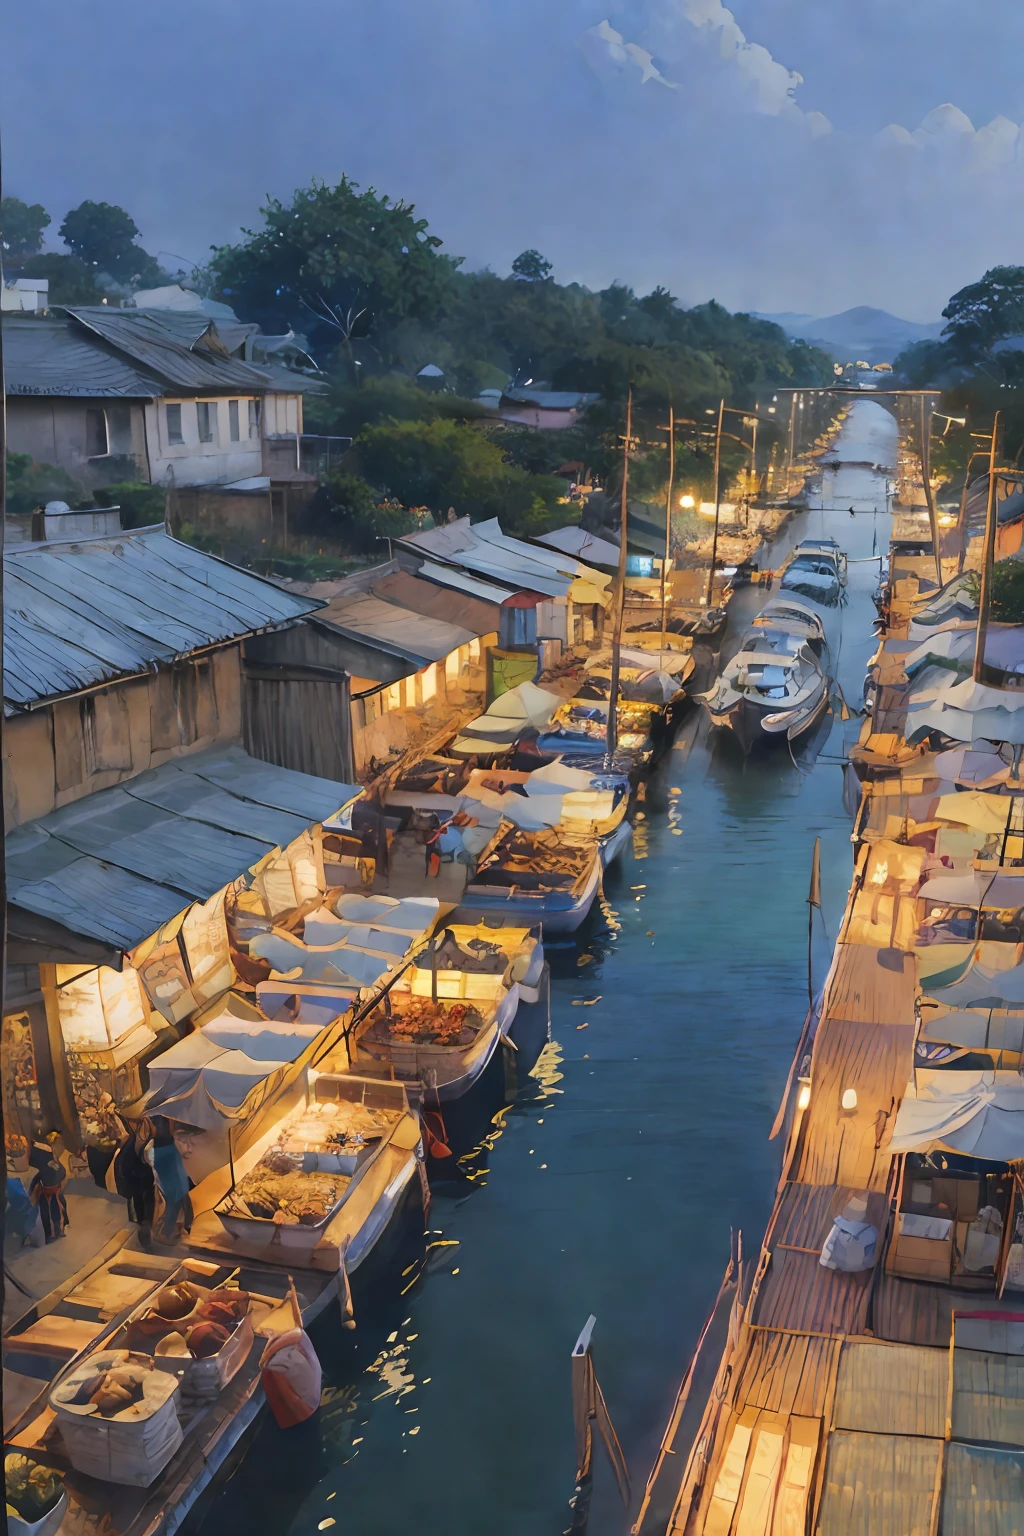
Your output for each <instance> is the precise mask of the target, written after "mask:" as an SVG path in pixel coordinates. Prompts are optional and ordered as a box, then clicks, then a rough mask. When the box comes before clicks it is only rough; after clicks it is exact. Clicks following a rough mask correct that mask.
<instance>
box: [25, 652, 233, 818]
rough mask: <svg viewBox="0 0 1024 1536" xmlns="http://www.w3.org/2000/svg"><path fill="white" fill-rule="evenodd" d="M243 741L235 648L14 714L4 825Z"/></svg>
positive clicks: (44, 812)
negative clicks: (189, 756) (192, 754)
mask: <svg viewBox="0 0 1024 1536" xmlns="http://www.w3.org/2000/svg"><path fill="white" fill-rule="evenodd" d="M241 735H242V698H241V664H240V647H239V646H238V645H232V646H226V647H224V648H223V649H221V650H217V651H211V652H208V653H207V654H206V655H204V656H201V657H198V658H196V659H194V660H191V661H183V662H178V663H177V664H176V665H174V666H173V667H161V668H160V669H159V671H157V672H156V673H154V674H151V675H150V676H147V677H141V678H138V679H133V680H131V681H125V682H121V683H115V684H114V685H113V686H112V687H110V688H102V689H97V690H95V691H94V692H92V693H86V694H78V695H76V696H74V697H72V698H70V699H61V700H59V701H58V702H57V703H54V704H51V705H48V706H46V707H44V708H41V709H37V710H33V711H32V712H31V713H29V714H25V715H15V716H13V717H12V718H11V719H9V720H8V721H7V722H6V724H5V730H4V759H3V788H4V811H5V816H6V827H7V829H8V830H9V829H10V828H11V827H16V826H20V825H22V823H24V822H26V821H34V820H35V819H36V817H38V816H45V815H47V814H48V813H49V812H50V811H53V810H56V809H58V807H60V806H62V805H68V804H69V803H70V802H71V801H74V800H81V799H83V798H84V797H85V796H86V795H91V794H94V793H95V792H96V791H97V790H100V789H107V788H109V787H110V786H111V785H113V784H120V783H121V782H122V781H123V780H124V779H130V778H133V777H134V776H135V774H138V773H143V772H145V770H146V769H147V768H158V767H159V766H160V764H161V763H166V762H168V761H169V760H170V759H171V758H175V757H184V756H186V755H187V754H188V753H190V752H201V751H203V750H204V749H205V748H206V747H212V746H214V745H215V744H217V743H227V742H237V741H239V740H240V738H241Z"/></svg>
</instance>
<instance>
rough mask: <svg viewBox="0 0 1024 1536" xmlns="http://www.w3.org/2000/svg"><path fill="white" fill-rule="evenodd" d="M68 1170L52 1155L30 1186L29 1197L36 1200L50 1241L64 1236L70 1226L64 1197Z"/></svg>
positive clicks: (44, 1231) (45, 1235)
mask: <svg viewBox="0 0 1024 1536" xmlns="http://www.w3.org/2000/svg"><path fill="white" fill-rule="evenodd" d="M66 1177H67V1170H66V1168H65V1167H64V1164H63V1163H59V1162H58V1161H57V1159H56V1158H55V1157H53V1156H52V1155H51V1157H50V1158H49V1160H48V1161H47V1162H45V1163H44V1164H43V1166H42V1167H41V1168H39V1169H37V1171H36V1175H35V1177H34V1178H33V1180H32V1182H31V1184H30V1185H29V1187H28V1193H29V1199H30V1200H32V1201H34V1202H35V1205H36V1207H37V1208H38V1211H39V1217H40V1220H41V1221H42V1224H43V1236H44V1237H45V1239H46V1241H47V1242H48V1243H55V1242H56V1241H57V1239H58V1237H63V1236H64V1233H65V1231H66V1230H67V1227H68V1203H67V1201H66V1200H65V1198H64V1180H65V1178H66Z"/></svg>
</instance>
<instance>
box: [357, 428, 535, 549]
mask: <svg viewBox="0 0 1024 1536" xmlns="http://www.w3.org/2000/svg"><path fill="white" fill-rule="evenodd" d="M353 447H354V450H355V454H356V457H357V459H358V463H359V466H360V468H361V470H362V472H363V474H364V476H365V477H366V478H367V479H368V480H370V481H371V482H372V483H373V484H374V485H376V486H379V487H380V489H381V490H382V491H384V492H386V493H389V494H390V495H392V496H394V497H397V498H398V500H399V501H400V502H402V503H403V504H404V505H405V506H406V507H424V506H425V507H429V508H430V510H431V511H432V512H433V513H434V514H435V516H436V517H437V518H438V519H440V518H442V517H443V516H444V515H445V513H446V512H447V509H448V508H449V506H453V507H454V508H455V511H456V512H457V514H458V515H459V516H460V517H464V516H467V515H468V516H469V517H471V518H472V519H473V520H474V521H479V520H480V519H482V518H489V517H497V518H500V519H501V524H502V527H503V528H504V529H505V530H506V531H507V532H512V533H515V532H525V531H527V529H531V530H532V529H533V528H534V527H537V528H540V527H543V526H544V524H545V523H546V521H547V520H548V519H549V517H551V516H552V514H554V513H555V512H556V510H557V511H561V510H562V509H561V508H559V506H558V499H559V497H560V496H561V495H562V494H563V493H564V489H565V488H564V485H563V484H562V483H561V482H560V481H558V480H555V479H554V478H552V477H549V476H545V475H531V474H528V473H527V472H526V471H525V470H522V469H518V468H516V467H515V466H514V465H512V464H507V463H506V462H505V459H504V457H503V455H502V451H501V448H500V447H499V446H498V445H497V444H496V443H493V442H492V441H491V440H490V438H489V437H488V436H487V435H486V433H484V432H481V431H480V430H479V429H478V428H476V427H470V426H466V425H465V424H464V423H462V422H457V421H441V420H438V421H402V422H381V423H379V424H378V425H376V426H373V427H367V428H366V429H365V430H364V431H363V432H361V433H360V434H359V436H358V437H357V438H356V441H355V443H354V445H353ZM563 521H564V518H563ZM552 526H553V525H552Z"/></svg>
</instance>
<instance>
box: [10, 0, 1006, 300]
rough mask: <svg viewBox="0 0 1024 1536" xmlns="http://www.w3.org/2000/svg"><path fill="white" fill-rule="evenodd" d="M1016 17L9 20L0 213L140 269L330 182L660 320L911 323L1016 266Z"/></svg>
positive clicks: (777, 2) (452, 14)
mask: <svg viewBox="0 0 1024 1536" xmlns="http://www.w3.org/2000/svg"><path fill="white" fill-rule="evenodd" d="M1022 54H1024V6H1022V5H1021V3H1020V0H969V3H968V0H733V4H732V9H728V8H727V7H726V6H725V5H724V4H723V3H722V0H290V3H289V4H287V5H281V4H280V3H277V4H273V5H271V4H270V3H269V0H174V4H173V5H167V4H162V5H157V6H140V5H139V4H138V0H88V3H87V4H85V5H83V4H82V3H81V0H33V4H32V6H31V7H29V8H28V9H26V10H24V11H23V13H22V15H21V20H20V22H19V24H18V25H17V26H16V27H15V26H8V27H6V28H5V32H4V46H3V49H2V50H0V129H2V134H3V177H4V190H5V192H7V193H10V194H13V195H15V196H19V197H23V198H25V199H26V200H27V201H30V202H42V203H43V204H44V205H45V206H46V207H47V208H48V210H49V211H50V213H51V214H52V215H53V225H52V230H51V236H52V238H51V240H50V245H51V246H52V247H53V248H54V249H60V248H61V247H60V243H59V241H58V240H57V239H56V229H57V227H58V225H59V223H60V220H61V218H62V217H63V215H64V213H65V212H66V211H67V210H68V209H69V208H71V207H74V206H75V205H77V204H78V203H79V202H81V201H82V200H83V199H85V198H93V199H95V200H97V201H107V202H113V203H119V204H120V205H122V206H123V207H125V208H127V209H128V211H129V212H130V213H131V214H132V216H133V218H134V219H135V221H136V223H137V224H138V226H139V228H140V231H141V239H142V243H143V244H144V245H145V246H146V248H147V249H148V250H150V251H151V252H153V253H154V254H157V255H160V256H161V259H162V260H163V261H164V263H165V265H170V266H172V267H173V266H176V265H178V264H179V263H180V261H181V259H182V258H184V259H185V260H186V261H187V262H189V263H194V262H202V261H203V260H204V259H205V258H206V256H207V254H208V252H209V248H210V246H211V244H214V243H219V242H223V241H228V240H233V239H237V238H238V235H239V231H240V230H241V229H243V228H245V227H253V226H255V225H257V224H258V223H259V218H260V216H259V208H260V204H261V203H262V202H263V201H264V199H265V197H266V195H267V194H268V193H269V194H271V195H274V196H279V197H283V198H287V197H289V196H290V194H291V192H292V191H293V190H294V189H295V188H296V187H298V186H301V185H305V184H307V183H308V182H309V180H310V178H311V177H314V176H316V177H318V178H322V179H325V180H329V181H336V180H337V179H338V178H339V177H340V176H341V175H342V174H347V175H348V176H350V177H352V178H353V179H354V180H356V181H357V182H359V183H360V184H362V185H364V186H368V185H374V186H376V187H377V188H378V190H380V191H383V192H387V193H388V194H389V195H391V196H392V197H395V198H399V197H400V198H404V199H406V200H407V201H411V202H413V203H415V204H416V207H417V210H418V212H419V213H420V214H421V215H422V216H424V217H426V218H427V219H428V220H429V222H430V226H431V229H432V231H433V232H434V233H436V234H438V235H439V236H440V237H441V238H442V240H443V241H444V249H446V250H447V251H449V252H451V253H452V254H456V255H460V256H463V257H464V258H465V261H466V265H467V266H468V267H470V268H474V269H475V268H479V267H484V266H489V267H491V268H492V269H493V270H495V271H497V272H507V271H508V268H509V266H510V264H511V262H512V260H513V259H514V257H515V256H516V255H517V254H518V253H519V252H520V251H521V250H523V249H525V248H527V247H536V248H538V249H540V250H541V251H542V252H543V254H544V255H545V256H547V257H548V259H549V260H550V261H552V262H553V264H554V268H555V276H556V277H557V278H558V279H559V280H560V281H563V282H569V281H573V280H577V281H580V282H584V283H586V284H588V285H589V286H591V287H603V286H605V285H606V284H607V283H609V282H610V281H612V280H613V279H616V280H619V281H624V282H627V283H629V284H630V285H631V286H632V287H634V288H635V289H636V290H637V292H641V293H643V292H647V291H649V290H650V289H651V288H652V287H654V286H655V285H656V284H658V283H663V284H665V285H666V286H667V287H669V288H670V289H671V290H672V292H673V293H674V294H676V295H677V296H678V298H679V299H680V300H681V301H682V302H683V303H686V304H694V303H700V302H703V301H704V300H707V299H710V298H716V299H718V300H719V301H720V302H721V303H723V304H726V305H727V306H728V307H729V308H730V309H754V310H758V311H767V312H777V311H798V312H801V313H806V314H813V315H827V314H832V313H835V312H837V311H840V310H843V309H846V308H849V307H851V306H853V305H856V304H870V305H875V306H877V307H879V308H884V309H888V310H891V311H892V312H893V313H895V314H898V315H901V316H903V317H904V318H906V319H911V320H919V321H932V320H936V319H937V318H938V316H939V313H940V311H941V309H942V307H943V305H944V304H945V303H946V301H947V299H948V297H949V295H950V294H951V293H953V292H955V291H956V289H958V288H959V287H961V286H962V285H963V284H964V283H967V282H970V281H973V280H974V279H975V278H977V277H979V276H980V275H981V273H982V272H983V271H984V270H986V268H988V267H990V266H995V265H998V264H1001V263H1017V262H1021V261H1024V196H1022V195H1021V193H1022V191H1024V128H1021V127H1020V126H1019V125H1020V124H1021V123H1022V122H1024V71H1022V70H1021V68H1020V59H1021V57H1022Z"/></svg>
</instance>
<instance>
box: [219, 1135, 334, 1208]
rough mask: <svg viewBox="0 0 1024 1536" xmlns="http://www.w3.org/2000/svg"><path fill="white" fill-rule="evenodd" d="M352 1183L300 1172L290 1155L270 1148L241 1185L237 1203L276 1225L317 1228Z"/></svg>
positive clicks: (331, 1174) (328, 1174)
mask: <svg viewBox="0 0 1024 1536" xmlns="http://www.w3.org/2000/svg"><path fill="white" fill-rule="evenodd" d="M351 1182H352V1181H351V1179H349V1178H347V1177H346V1176H345V1175H344V1174H341V1173H299V1172H297V1171H296V1169H295V1166H294V1162H293V1160H292V1157H291V1156H290V1155H289V1154H288V1153H287V1152H283V1151H282V1150H281V1149H280V1148H279V1147H271V1148H270V1150H269V1151H268V1152H265V1153H264V1154H263V1157H262V1158H261V1159H260V1161H259V1162H258V1163H257V1164H256V1167H255V1168H253V1170H252V1171H251V1173H247V1174H246V1175H245V1178H244V1179H242V1181H241V1182H240V1183H239V1184H238V1186H237V1188H236V1189H235V1193H234V1204H235V1206H236V1207H239V1206H240V1207H241V1208H242V1209H243V1211H244V1212H245V1214H247V1215H249V1216H257V1217H259V1218H260V1219H261V1220H263V1221H272V1222H273V1223H274V1224H275V1226H279V1227H296V1226H302V1227H315V1226H318V1225H319V1223H320V1222H321V1221H323V1219H324V1217H325V1216H327V1214H328V1212H329V1211H332V1210H333V1209H334V1207H335V1206H336V1205H337V1204H338V1202H339V1201H340V1200H341V1197H342V1196H343V1195H344V1193H345V1191H346V1189H347V1188H348V1186H349V1184H350V1183H351Z"/></svg>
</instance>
